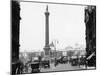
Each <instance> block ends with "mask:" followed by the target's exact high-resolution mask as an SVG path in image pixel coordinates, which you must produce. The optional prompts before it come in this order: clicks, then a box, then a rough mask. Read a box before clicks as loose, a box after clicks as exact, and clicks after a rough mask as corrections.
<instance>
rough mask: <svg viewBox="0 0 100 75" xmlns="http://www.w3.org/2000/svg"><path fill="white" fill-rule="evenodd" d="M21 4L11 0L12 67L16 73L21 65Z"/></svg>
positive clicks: (13, 72)
mask: <svg viewBox="0 0 100 75" xmlns="http://www.w3.org/2000/svg"><path fill="white" fill-rule="evenodd" d="M20 19H21V18H20V5H19V2H18V1H16V0H12V1H11V63H12V64H11V66H12V67H11V69H12V72H11V73H12V74H15V73H16V68H18V66H19V46H20V45H19V27H20Z"/></svg>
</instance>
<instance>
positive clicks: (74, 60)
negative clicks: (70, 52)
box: [71, 56, 78, 66]
mask: <svg viewBox="0 0 100 75" xmlns="http://www.w3.org/2000/svg"><path fill="white" fill-rule="evenodd" d="M71 65H72V66H77V65H78V58H77V57H76V56H72V57H71Z"/></svg>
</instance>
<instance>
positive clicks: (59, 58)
mask: <svg viewBox="0 0 100 75" xmlns="http://www.w3.org/2000/svg"><path fill="white" fill-rule="evenodd" d="M95 69H96V6H94V5H85V4H84V5H83V4H69V3H53V2H39V1H28V0H11V75H17V74H34V73H47V72H48V73H49V72H64V71H66V72H67V71H75V70H77V71H79V70H95Z"/></svg>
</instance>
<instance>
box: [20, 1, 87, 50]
mask: <svg viewBox="0 0 100 75" xmlns="http://www.w3.org/2000/svg"><path fill="white" fill-rule="evenodd" d="M20 5H21V12H20V15H21V21H20V51H24V50H27V51H32V50H34V51H36V50H43V48H44V46H45V14H44V13H45V11H46V5H48V10H49V12H50V15H49V37H50V43H51V42H52V40H54V39H56V40H58V41H59V43H58V44H57V49H63V48H65V47H67V46H75V44H76V43H78V44H81V45H83V46H84V47H85V45H86V41H85V23H84V6H79V5H78V6H76V5H62V4H46V3H30V2H21V3H20Z"/></svg>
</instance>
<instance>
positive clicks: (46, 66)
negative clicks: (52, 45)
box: [41, 59, 50, 68]
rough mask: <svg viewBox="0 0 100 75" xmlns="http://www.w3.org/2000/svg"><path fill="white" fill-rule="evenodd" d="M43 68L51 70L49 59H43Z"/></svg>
mask: <svg viewBox="0 0 100 75" xmlns="http://www.w3.org/2000/svg"><path fill="white" fill-rule="evenodd" d="M41 66H42V67H43V68H50V61H49V60H48V59H42V60H41Z"/></svg>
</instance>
